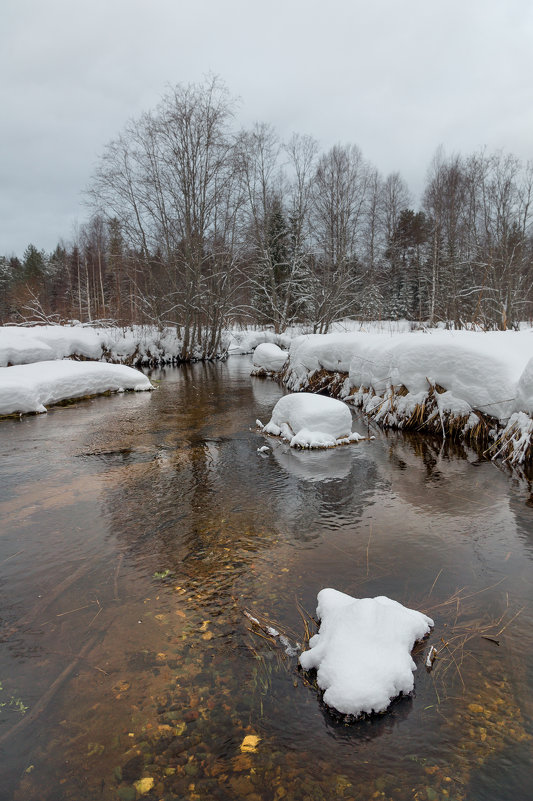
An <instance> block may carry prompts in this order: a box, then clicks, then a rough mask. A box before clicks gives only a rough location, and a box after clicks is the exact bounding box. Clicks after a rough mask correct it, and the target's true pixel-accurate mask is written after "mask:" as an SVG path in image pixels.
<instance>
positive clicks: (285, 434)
mask: <svg viewBox="0 0 533 801" xmlns="http://www.w3.org/2000/svg"><path fill="white" fill-rule="evenodd" d="M263 431H264V433H265V434H273V435H274V436H277V437H282V439H285V440H287V441H288V442H289V443H290V445H291V447H292V448H332V447H334V446H335V445H344V444H346V443H348V442H356V441H357V440H360V439H363V437H362V436H361V435H360V434H356V433H353V434H352V415H351V412H350V409H349V408H348V406H346V404H345V403H343V402H342V401H339V400H336V399H335V398H327V397H326V396H324V395H313V394H312V393H310V392H299V393H295V394H292V395H284V396H283V398H280V399H279V401H278V402H277V403H276V405H275V406H274V409H273V411H272V418H271V420H270V422H269V423H267V425H266V426H264V427H263Z"/></svg>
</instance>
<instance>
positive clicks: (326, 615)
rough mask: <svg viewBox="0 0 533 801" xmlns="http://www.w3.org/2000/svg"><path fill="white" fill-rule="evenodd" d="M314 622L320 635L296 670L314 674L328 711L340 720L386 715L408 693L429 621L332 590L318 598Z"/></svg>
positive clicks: (386, 602)
mask: <svg viewBox="0 0 533 801" xmlns="http://www.w3.org/2000/svg"><path fill="white" fill-rule="evenodd" d="M317 616H318V618H319V619H320V630H319V633H318V634H315V636H314V637H312V638H311V640H310V641H309V646H310V647H309V650H308V651H304V653H302V654H301V655H300V664H301V666H302V667H303V668H304V669H305V670H311V669H313V668H315V669H316V671H317V682H318V686H319V687H320V688H321V689H322V690H324V702H325V703H326V704H327V705H328V706H330V707H333V708H334V709H336V710H337V711H338V712H341V713H342V714H344V715H354V716H358V715H361V714H363V713H366V714H371V713H372V712H384V711H385V710H386V709H387V707H388V706H389V704H390V702H391V701H392V700H393V699H394V698H396V697H397V696H398V695H400V693H404V694H408V693H410V692H412V690H413V687H414V676H413V671H415V670H416V665H415V663H414V662H413V659H412V657H411V651H412V649H413V646H414V644H415V642H416V641H417V640H420V639H422V638H423V637H424V636H425V635H426V634H427V633H428V632H429V630H430V628H431V627H432V626H433V621H432V620H431V618H429V617H427V616H426V615H424V614H422V613H421V612H417V611H415V610H414V609H408V608H407V607H405V606H402V604H400V603H398V602H397V601H393V600H391V599H390V598H387V597H385V596H380V597H378V598H353V597H352V596H350V595H346V594H345V593H343V592H339V591H338V590H333V589H324V590H321V591H320V592H319V593H318V607H317Z"/></svg>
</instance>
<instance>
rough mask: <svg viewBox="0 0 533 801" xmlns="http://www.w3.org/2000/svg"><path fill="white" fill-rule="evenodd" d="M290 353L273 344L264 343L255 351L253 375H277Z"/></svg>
mask: <svg viewBox="0 0 533 801" xmlns="http://www.w3.org/2000/svg"><path fill="white" fill-rule="evenodd" d="M288 355H289V354H288V353H287V351H285V350H281V348H280V347H278V345H274V343H272V342H263V343H262V344H261V345H258V346H257V348H256V349H255V350H254V355H253V359H252V361H253V365H254V368H253V370H252V375H258V374H263V375H264V374H266V373H277V372H278V371H279V370H281V368H282V367H283V365H284V364H285V362H286V361H287V358H288Z"/></svg>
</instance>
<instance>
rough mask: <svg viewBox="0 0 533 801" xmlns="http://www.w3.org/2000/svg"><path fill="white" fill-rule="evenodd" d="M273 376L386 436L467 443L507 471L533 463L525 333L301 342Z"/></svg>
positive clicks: (531, 370)
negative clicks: (437, 436)
mask: <svg viewBox="0 0 533 801" xmlns="http://www.w3.org/2000/svg"><path fill="white" fill-rule="evenodd" d="M278 375H279V376H280V377H281V378H282V380H283V382H284V384H285V385H286V386H287V387H288V389H290V390H292V391H314V392H316V391H324V390H326V391H328V392H329V394H331V395H333V396H335V397H338V398H341V399H343V400H346V401H348V402H351V403H353V404H355V405H356V406H358V407H360V408H361V409H362V410H363V411H364V412H365V413H366V414H368V415H369V416H370V417H372V418H373V419H374V420H375V421H376V422H378V423H379V424H380V425H382V426H383V427H391V428H401V429H405V430H407V429H416V430H421V431H429V432H432V433H441V434H443V435H444V436H457V437H464V438H465V439H467V440H468V439H471V440H473V441H476V442H481V443H483V444H485V445H487V447H489V448H490V449H491V453H492V455H503V456H504V457H505V458H507V459H509V461H511V462H513V463H523V462H524V461H527V460H528V459H530V458H531V454H532V438H533V419H532V415H533V332H532V331H531V330H528V331H520V332H511V331H507V332H489V333H480V332H468V331H443V330H431V331H425V332H414V333H395V334H390V335H388V334H385V333H372V334H367V333H363V332H353V333H346V334H326V335H318V334H315V335H308V336H300V337H296V338H295V339H294V340H293V342H292V344H291V347H290V350H289V359H288V360H287V363H286V364H285V366H284V368H283V369H282V371H281V372H280V373H279V374H278Z"/></svg>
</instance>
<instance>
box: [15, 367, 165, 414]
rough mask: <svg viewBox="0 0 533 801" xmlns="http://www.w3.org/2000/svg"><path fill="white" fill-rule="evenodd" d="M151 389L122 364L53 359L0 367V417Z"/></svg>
mask: <svg viewBox="0 0 533 801" xmlns="http://www.w3.org/2000/svg"><path fill="white" fill-rule="evenodd" d="M126 389H132V390H136V391H142V390H149V389H153V386H152V384H151V383H150V381H149V379H148V378H147V377H146V376H145V375H144V374H143V373H141V372H140V371H139V370H135V369H134V368H133V367H126V366H125V365H123V364H106V363H103V362H74V361H69V360H68V359H65V360H54V361H46V362H35V364H22V365H17V366H15V367H2V368H0V415H5V414H14V413H17V412H18V413H20V414H26V413H28V412H45V411H46V407H47V406H48V405H50V404H54V403H59V402H60V401H62V400H67V399H68V398H81V397H85V396H87V395H99V394H102V393H103V392H110V391H111V392H123V391H124V390H126Z"/></svg>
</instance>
